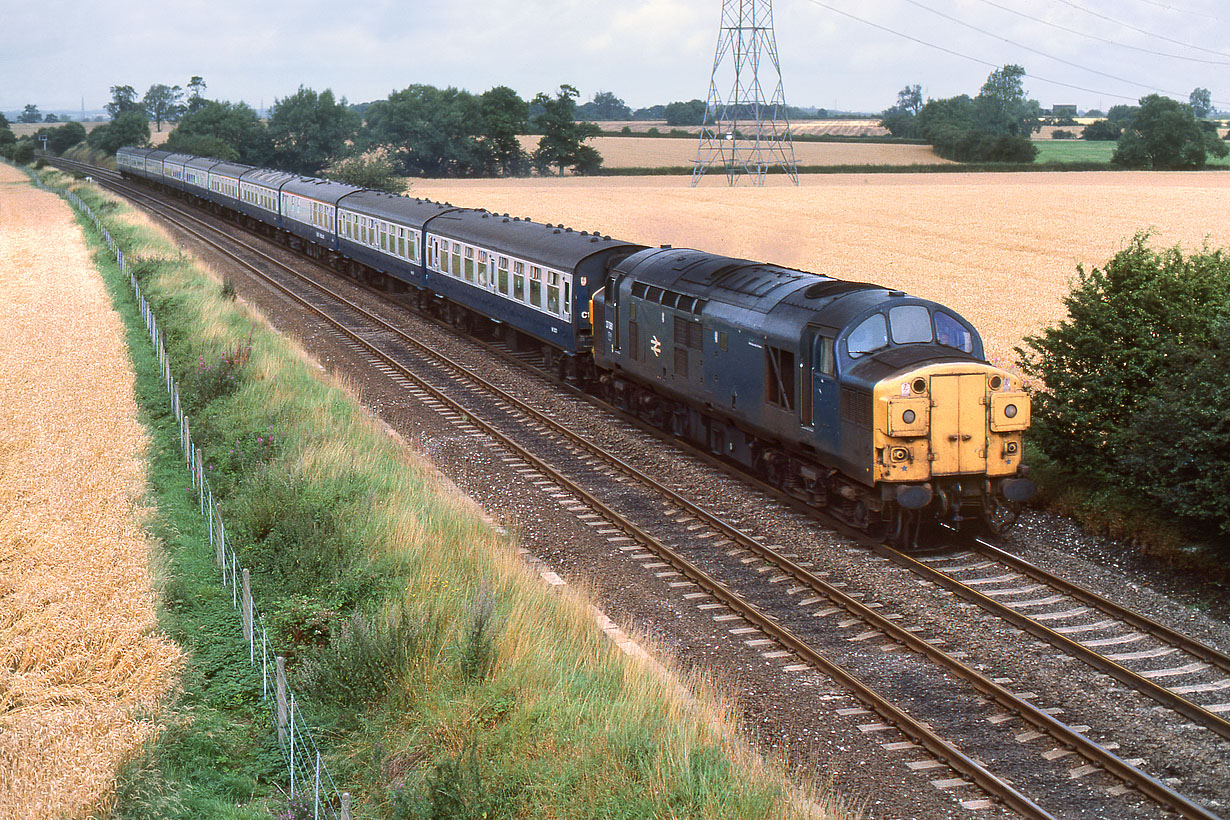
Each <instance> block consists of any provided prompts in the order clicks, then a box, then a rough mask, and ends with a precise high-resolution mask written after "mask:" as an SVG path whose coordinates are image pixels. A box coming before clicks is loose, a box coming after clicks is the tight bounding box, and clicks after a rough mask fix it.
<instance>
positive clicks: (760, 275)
mask: <svg viewBox="0 0 1230 820" xmlns="http://www.w3.org/2000/svg"><path fill="white" fill-rule="evenodd" d="M617 271H619V272H622V273H628V274H630V275H631V276H632V277H633V278H634V279H635V280H636V281H638V282H644V283H646V284H649V285H656V286H658V287H660V288H662V289H663V290H665V291H677V292H679V293H683V294H685V295H687V296H692V297H695V298H697V299H702V300H708V301H711V302H716V303H722V304H727V305H731V306H733V307H735V308H738V309H740V310H751V311H755V312H757V313H761V314H769V313H773V314H774V315H775V316H781V317H782V319H783V320H784V321H786V322H787V324H789V325H793V324H795V323H797V322H800V321H806V322H807V323H811V324H819V325H822V326H826V327H830V328H833V329H834V330H839V329H841V328H843V327H846V326H847V325H849V324H850V323H851V322H853V321H855V320H856V319H857V318H859V317H860V316H861V315H863V314H864V313H866V312H868V311H870V310H873V309H875V308H877V307H881V306H885V305H886V303H890V302H894V303H896V302H899V301H900V302H901V303H914V304H917V303H925V304H930V305H936V303H934V302H931V301H930V300H927V299H919V298H917V297H914V296H909V295H908V294H906V293H905V292H903V291H899V290H892V289H890V288H886V287H883V286H882V285H875V284H872V283H870V282H853V281H848V280H844V279H835V278H833V277H830V276H822V275H821V274H818V273H808V272H807V271H800V270H795V269H793V268H784V267H781V266H780V265H771V264H766V263H761V262H753V261H750V260H747V259H734V258H731V257H727V256H718V255H716V254H711V253H706V252H704V251H698V250H692V249H689V248H651V249H647V250H644V251H641V252H640V253H636V254H633V255H632V256H629V257H628V258H627V259H625V260H624V261H623V262H621V263H620V264H619V265H618V267H617ZM937 306H938V305H937ZM786 314H794V318H790V319H786V318H785V315H786ZM803 317H805V319H804V318H803Z"/></svg>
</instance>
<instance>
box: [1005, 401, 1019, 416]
mask: <svg viewBox="0 0 1230 820" xmlns="http://www.w3.org/2000/svg"><path fill="white" fill-rule="evenodd" d="M1004 415H1005V416H1007V417H1008V418H1010V419H1014V418H1016V405H1015V404H1009V405H1006V406H1005V407H1004Z"/></svg>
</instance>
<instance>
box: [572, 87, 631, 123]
mask: <svg viewBox="0 0 1230 820" xmlns="http://www.w3.org/2000/svg"><path fill="white" fill-rule="evenodd" d="M577 115H578V116H580V117H581V118H582V119H586V120H630V119H632V109H631V108H629V107H628V106H627V104H626V103H624V101H623V100H621V99H620V98H619V97H616V96H615V95H614V94H613V93H612V92H610V91H599V92H598V93H597V94H595V95H594V99H593V101H592V102H587V103H585V105H581V106H578V107H577Z"/></svg>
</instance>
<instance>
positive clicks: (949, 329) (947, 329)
mask: <svg viewBox="0 0 1230 820" xmlns="http://www.w3.org/2000/svg"><path fill="white" fill-rule="evenodd" d="M935 340H936V341H937V342H939V343H940V344H942V345H946V346H948V347H955V348H956V349H957V350H963V351H965V352H966V353H973V352H974V335H973V334H972V333H970V332H969V330H968V329H967V328H966V327H965V325H963V324H961V323H960V322H958V321H957V320H956V319H954V318H953V317H951V316H949V315H948V314H947V313H945V312H944V311H942V310H937V311H936V312H935Z"/></svg>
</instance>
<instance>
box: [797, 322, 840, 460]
mask: <svg viewBox="0 0 1230 820" xmlns="http://www.w3.org/2000/svg"><path fill="white" fill-rule="evenodd" d="M803 350H804V351H806V356H805V360H804V361H803V363H802V373H801V376H802V385H801V387H802V390H801V391H800V393H801V394H802V395H801V397H800V399H801V400H800V401H799V417H800V418H799V421H800V422H801V423H802V425H803V426H804V427H811V428H813V429H814V430H815V435H816V439H817V443H819V444H821V445H822V446H828V447H832V446H834V445H835V442H834V441H833V437H834V435H835V431H836V429H837V427H836V425H837V407H838V404H837V400H838V395H839V394H838V389H837V378H836V376H837V369H836V362H835V359H834V356H833V338H832V337H831V336H825V335H823V334H822V333H821V332H820V330H819V328H814V327H809V328H807V330H806V331H804V336H803Z"/></svg>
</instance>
